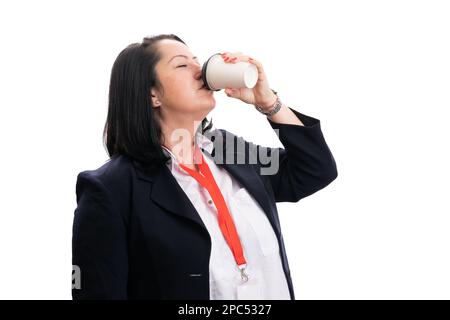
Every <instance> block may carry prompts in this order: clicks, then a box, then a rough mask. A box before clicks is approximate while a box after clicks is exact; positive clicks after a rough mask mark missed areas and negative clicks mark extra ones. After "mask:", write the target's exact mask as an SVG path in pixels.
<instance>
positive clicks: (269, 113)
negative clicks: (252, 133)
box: [255, 89, 282, 117]
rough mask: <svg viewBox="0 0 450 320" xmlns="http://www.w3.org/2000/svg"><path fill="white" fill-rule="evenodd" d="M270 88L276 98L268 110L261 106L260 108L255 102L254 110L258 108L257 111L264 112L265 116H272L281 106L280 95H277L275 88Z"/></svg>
mask: <svg viewBox="0 0 450 320" xmlns="http://www.w3.org/2000/svg"><path fill="white" fill-rule="evenodd" d="M270 90H272V92H273V93H274V94H275V95H276V97H277V100H276V101H275V103H274V104H273V106H271V107H270V108H269V111H267V110H264V109H263V108H261V107H260V106H258V105H256V104H255V108H256V110H258V111H259V112H261V113H262V114H264V115H265V116H267V117H270V116H273V115H274V114H275V113H277V112H278V111H280V109H281V106H282V103H281V100H280V97H278V94H277V92H276V91H275V90H273V89H270Z"/></svg>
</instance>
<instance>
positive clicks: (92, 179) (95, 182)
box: [76, 155, 133, 197]
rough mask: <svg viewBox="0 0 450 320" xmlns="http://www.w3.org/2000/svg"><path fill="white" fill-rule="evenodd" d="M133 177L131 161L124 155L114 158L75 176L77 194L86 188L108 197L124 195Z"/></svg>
mask: <svg viewBox="0 0 450 320" xmlns="http://www.w3.org/2000/svg"><path fill="white" fill-rule="evenodd" d="M132 176H133V164H132V160H131V159H130V158H129V157H127V156H124V155H118V156H114V157H112V158H111V159H109V160H108V161H107V162H106V163H104V164H103V165H101V166H100V167H98V168H97V169H93V170H85V171H82V172H80V173H79V174H78V176H77V185H76V189H77V194H78V192H79V191H80V190H81V189H84V188H85V187H86V186H94V187H95V188H96V189H102V190H103V191H105V192H107V193H109V195H110V196H113V197H114V196H116V195H125V194H127V190H128V189H129V188H130V185H131V179H132Z"/></svg>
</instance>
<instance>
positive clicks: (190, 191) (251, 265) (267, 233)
mask: <svg viewBox="0 0 450 320" xmlns="http://www.w3.org/2000/svg"><path fill="white" fill-rule="evenodd" d="M196 141H197V144H198V146H199V147H200V148H203V149H204V150H206V151H207V152H209V154H208V153H203V154H204V157H203V158H204V159H205V161H206V163H207V164H208V166H209V168H210V170H211V173H212V174H213V176H214V179H215V180H216V183H217V185H218V187H219V189H220V190H221V191H222V194H223V197H224V199H225V202H226V204H227V206H228V209H229V211H230V214H231V216H232V217H233V221H234V223H235V226H236V230H237V232H238V235H239V238H240V240H241V244H242V249H243V251H244V257H245V259H246V261H247V268H246V273H247V274H248V277H249V280H248V281H247V282H243V281H242V279H241V273H240V271H239V269H238V267H237V264H236V261H235V259H234V256H233V254H232V252H231V250H230V248H229V246H228V244H227V243H226V241H225V238H224V237H223V234H222V231H221V229H220V227H219V223H218V220H217V209H216V207H215V205H214V202H213V201H212V198H211V196H210V195H209V193H208V190H207V189H206V188H204V187H203V186H202V185H200V184H199V183H198V182H197V180H195V179H194V178H193V177H191V176H190V175H189V174H188V173H187V172H186V171H184V170H183V169H182V168H181V167H180V166H179V162H178V161H177V158H176V156H175V155H174V154H173V153H172V152H171V150H169V149H168V148H166V147H165V146H162V147H163V152H164V153H165V154H166V155H170V157H171V160H170V161H169V162H168V163H167V166H168V168H169V170H170V171H171V172H172V174H173V176H174V177H175V179H176V180H177V182H178V184H179V185H180V187H181V189H183V191H184V192H185V193H186V195H187V196H188V198H189V199H190V201H191V202H192V204H193V205H194V207H195V209H196V210H197V212H198V214H199V215H200V217H201V219H202V220H203V223H204V224H205V226H206V229H207V230H208V232H209V234H210V237H211V242H212V247H211V257H210V263H209V284H210V299H211V300H223V299H227V300H242V299H256V300H263V299H286V300H290V299H291V297H290V293H289V287H288V284H287V281H286V276H285V274H284V271H283V267H282V263H281V258H280V254H279V247H278V242H277V238H276V235H275V232H274V230H273V228H272V226H271V224H270V222H269V219H268V218H267V216H266V214H265V213H264V211H263V210H262V209H261V207H260V205H259V204H258V202H257V201H255V200H254V198H253V197H252V196H251V195H250V194H249V193H248V192H247V190H246V189H245V188H243V187H242V186H241V185H240V184H239V182H238V181H236V180H235V179H234V178H233V177H232V176H231V175H230V174H229V173H228V172H227V171H226V169H224V168H221V167H219V166H217V165H216V164H215V163H214V160H213V158H212V157H211V155H210V154H211V152H212V149H213V143H212V142H211V140H209V139H208V138H207V137H205V136H204V135H202V134H200V133H197V135H196Z"/></svg>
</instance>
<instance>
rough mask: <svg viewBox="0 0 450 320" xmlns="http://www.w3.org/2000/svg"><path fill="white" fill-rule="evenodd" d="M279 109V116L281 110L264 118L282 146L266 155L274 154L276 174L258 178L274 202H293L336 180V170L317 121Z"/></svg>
mask: <svg viewBox="0 0 450 320" xmlns="http://www.w3.org/2000/svg"><path fill="white" fill-rule="evenodd" d="M282 108H285V109H284V111H283V113H282V114H279V113H280V112H281V111H282V110H283V109H282V110H280V111H279V112H278V113H277V114H275V115H274V116H272V117H270V118H267V120H268V122H269V124H270V125H271V126H272V128H273V129H277V130H278V134H279V139H280V141H281V143H282V144H283V146H284V149H283V148H269V149H270V150H269V152H270V154H275V155H276V154H277V153H278V157H279V158H278V159H279V161H278V170H276V172H275V173H274V174H270V175H261V177H262V179H263V180H265V181H266V180H267V179H268V180H269V182H270V186H271V187H272V189H273V191H274V195H275V200H276V201H277V202H296V201H299V200H300V199H302V198H305V197H307V196H309V195H311V194H313V193H314V192H316V191H318V190H320V189H322V188H324V187H325V186H327V185H328V184H329V183H331V181H333V180H334V179H336V177H337V168H336V163H335V160H334V157H333V155H332V153H331V151H330V149H329V148H328V146H327V144H326V142H325V139H324V137H323V134H322V131H321V128H320V121H319V120H318V119H315V118H313V117H309V116H307V115H304V114H302V113H300V112H298V111H296V110H294V109H291V108H288V107H285V106H283V107H282ZM277 116H278V117H277ZM292 116H295V117H296V118H297V121H295V120H294V119H292ZM275 121H277V122H275ZM282 122H286V123H282Z"/></svg>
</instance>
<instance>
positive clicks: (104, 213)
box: [72, 172, 128, 300]
mask: <svg viewBox="0 0 450 320" xmlns="http://www.w3.org/2000/svg"><path fill="white" fill-rule="evenodd" d="M76 193H77V204H78V206H77V208H76V210H75V217H74V222H73V238H72V264H73V265H77V266H79V268H80V271H81V288H80V289H76V288H74V289H72V297H73V299H74V300H78V299H126V298H127V274H128V257H127V237H126V227H125V223H124V221H123V218H122V216H121V215H120V214H119V211H118V209H117V206H115V205H114V204H113V198H112V196H111V194H110V193H109V191H108V189H106V187H105V186H104V185H103V184H102V182H101V181H100V180H99V179H98V178H97V177H95V176H94V175H90V174H89V173H88V172H82V173H80V174H79V175H78V179H77V185H76Z"/></svg>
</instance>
